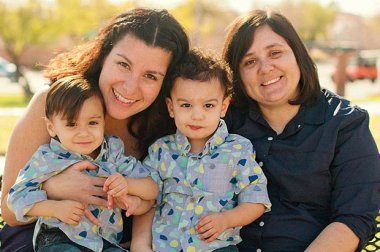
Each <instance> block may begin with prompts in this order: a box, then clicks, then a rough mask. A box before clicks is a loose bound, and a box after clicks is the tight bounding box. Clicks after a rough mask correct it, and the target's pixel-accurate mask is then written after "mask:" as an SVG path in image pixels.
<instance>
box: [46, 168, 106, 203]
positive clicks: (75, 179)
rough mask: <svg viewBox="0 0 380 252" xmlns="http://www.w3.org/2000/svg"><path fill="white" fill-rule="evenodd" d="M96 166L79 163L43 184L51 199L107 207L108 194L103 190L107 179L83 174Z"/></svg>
mask: <svg viewBox="0 0 380 252" xmlns="http://www.w3.org/2000/svg"><path fill="white" fill-rule="evenodd" d="M85 169H89V170H94V169H96V166H95V165H94V164H92V163H91V162H89V161H81V162H78V163H76V164H74V165H72V166H71V167H69V168H67V169H66V170H65V171H63V172H61V173H60V174H58V175H56V176H54V177H52V178H50V179H49V180H47V181H46V182H45V183H44V184H43V189H44V190H45V191H46V193H47V195H48V198H49V199H55V200H65V199H69V200H74V201H78V202H81V203H84V204H85V205H88V204H92V205H97V206H104V207H107V201H106V200H105V198H106V197H107V194H106V193H105V192H104V191H103V190H102V187H103V184H104V181H105V179H104V178H99V177H93V176H90V175H86V174H83V173H82V171H83V170H85Z"/></svg>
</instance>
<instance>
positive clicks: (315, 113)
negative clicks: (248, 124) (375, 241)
mask: <svg viewBox="0 0 380 252" xmlns="http://www.w3.org/2000/svg"><path fill="white" fill-rule="evenodd" d="M330 94H331V92H329V91H328V90H322V91H321V93H320V95H319V97H318V100H317V102H315V103H314V104H313V105H311V106H304V105H301V107H300V110H299V112H298V114H297V115H296V118H299V120H301V121H303V122H304V123H307V124H315V125H319V124H322V123H324V121H325V118H324V115H325V111H326V109H327V100H326V99H325V97H328V96H329V95H330ZM248 116H249V117H250V118H251V119H252V120H254V121H256V122H261V123H262V124H267V123H266V121H265V119H264V118H263V116H262V114H261V111H260V109H259V106H258V105H257V103H256V102H252V103H251V104H250V109H249V114H248ZM299 123H302V122H299Z"/></svg>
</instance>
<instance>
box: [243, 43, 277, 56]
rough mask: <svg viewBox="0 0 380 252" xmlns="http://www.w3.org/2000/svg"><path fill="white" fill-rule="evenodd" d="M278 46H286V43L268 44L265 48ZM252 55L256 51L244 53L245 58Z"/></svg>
mask: <svg viewBox="0 0 380 252" xmlns="http://www.w3.org/2000/svg"><path fill="white" fill-rule="evenodd" d="M277 46H284V44H282V43H277V42H276V43H273V44H270V45H267V46H266V47H265V48H264V49H271V48H273V47H277ZM252 55H255V53H253V52H250V53H246V54H244V56H243V58H245V57H248V56H252Z"/></svg>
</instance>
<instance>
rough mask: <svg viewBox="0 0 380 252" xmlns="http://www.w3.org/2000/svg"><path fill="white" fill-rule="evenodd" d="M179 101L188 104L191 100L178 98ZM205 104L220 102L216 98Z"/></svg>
mask: <svg viewBox="0 0 380 252" xmlns="http://www.w3.org/2000/svg"><path fill="white" fill-rule="evenodd" d="M177 101H179V102H188V101H189V100H186V99H184V98H178V99H177ZM204 102H218V99H216V98H215V99H209V100H206V101H204Z"/></svg>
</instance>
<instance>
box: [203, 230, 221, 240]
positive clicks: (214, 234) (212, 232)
mask: <svg viewBox="0 0 380 252" xmlns="http://www.w3.org/2000/svg"><path fill="white" fill-rule="evenodd" d="M218 236H219V233H218V232H216V231H215V230H214V229H210V230H209V231H207V232H206V233H205V234H204V237H207V238H202V239H203V240H204V241H205V242H207V243H210V242H213V241H214V240H215V239H216V238H218Z"/></svg>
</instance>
